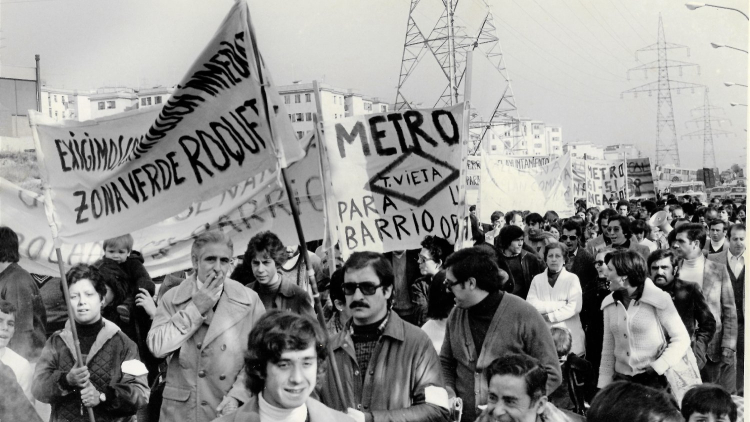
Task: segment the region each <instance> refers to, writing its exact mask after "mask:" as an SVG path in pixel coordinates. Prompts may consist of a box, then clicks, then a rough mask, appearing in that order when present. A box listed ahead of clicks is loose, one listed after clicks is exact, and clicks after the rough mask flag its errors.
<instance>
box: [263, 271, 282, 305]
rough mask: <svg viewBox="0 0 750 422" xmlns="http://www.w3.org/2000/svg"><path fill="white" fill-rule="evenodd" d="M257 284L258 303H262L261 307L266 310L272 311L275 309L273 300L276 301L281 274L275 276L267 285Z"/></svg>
mask: <svg viewBox="0 0 750 422" xmlns="http://www.w3.org/2000/svg"><path fill="white" fill-rule="evenodd" d="M257 283H258V290H257V293H258V296H259V297H260V301H261V302H263V306H264V307H265V308H266V309H273V308H275V307H276V306H275V303H274V300H275V299H276V295H277V294H278V293H279V289H280V288H281V274H277V275H276V279H275V281H271V282H270V283H268V284H261V283H260V282H257Z"/></svg>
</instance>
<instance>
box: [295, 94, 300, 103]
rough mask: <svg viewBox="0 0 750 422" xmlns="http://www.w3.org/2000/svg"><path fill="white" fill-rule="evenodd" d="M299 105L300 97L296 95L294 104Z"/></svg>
mask: <svg viewBox="0 0 750 422" xmlns="http://www.w3.org/2000/svg"><path fill="white" fill-rule="evenodd" d="M299 103H300V95H299V94H294V104H299Z"/></svg>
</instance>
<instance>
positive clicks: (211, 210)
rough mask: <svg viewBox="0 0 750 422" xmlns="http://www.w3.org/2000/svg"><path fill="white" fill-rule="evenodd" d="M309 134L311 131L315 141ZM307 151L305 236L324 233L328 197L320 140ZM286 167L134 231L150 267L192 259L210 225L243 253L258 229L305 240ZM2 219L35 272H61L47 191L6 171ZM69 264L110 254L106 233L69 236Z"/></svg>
mask: <svg viewBox="0 0 750 422" xmlns="http://www.w3.org/2000/svg"><path fill="white" fill-rule="evenodd" d="M308 141H309V139H303V143H307V142H308ZM307 150H308V153H307V155H306V156H305V158H304V159H302V160H300V161H297V162H296V163H294V164H292V165H291V166H290V167H289V168H288V169H287V176H288V178H289V181H290V184H291V185H292V189H293V190H294V193H295V197H296V198H297V199H296V201H297V203H298V204H299V209H300V220H301V222H302V227H303V229H304V234H305V239H307V240H319V239H322V238H323V225H322V224H321V221H323V218H324V217H323V215H324V214H323V207H324V202H323V197H322V191H323V188H322V185H321V180H320V175H319V168H320V164H319V160H320V158H319V156H318V147H317V142H316V141H312V142H310V143H309V147H308V148H307ZM277 176H278V174H274V173H270V172H267V173H264V174H262V175H258V176H256V177H251V178H249V179H247V180H244V181H242V182H241V183H239V184H236V185H234V186H232V187H230V188H228V189H225V190H222V191H220V192H219V194H218V195H216V196H214V197H212V198H209V199H207V200H204V201H200V202H196V203H193V204H191V205H190V206H189V207H187V208H186V209H184V210H183V211H182V212H180V213H179V214H177V215H175V216H173V217H172V218H169V219H166V220H165V221H162V222H159V223H157V224H154V225H152V226H148V227H143V228H141V229H139V230H136V231H134V232H133V233H132V235H133V238H134V240H135V245H134V246H135V249H136V250H138V251H139V252H141V253H142V254H143V257H144V260H145V263H144V265H145V267H146V269H147V270H148V272H149V274H150V275H151V276H152V277H157V276H160V275H164V274H167V273H171V272H174V271H178V270H184V269H187V268H190V267H191V266H192V264H191V261H190V248H191V247H192V244H193V239H194V238H195V237H196V236H198V235H200V234H201V233H203V232H205V231H207V230H217V229H218V230H222V231H223V232H224V233H226V234H227V235H228V236H229V237H230V238H231V239H232V242H233V243H234V253H235V255H241V254H242V253H244V251H245V248H246V247H247V243H248V242H249V241H250V238H251V237H252V236H254V235H255V234H257V233H259V232H261V231H264V230H270V231H272V232H274V233H276V234H277V235H278V236H279V238H280V239H281V241H282V242H284V243H285V244H288V245H296V244H297V243H298V239H297V232H296V230H295V226H294V220H293V219H292V216H291V208H290V207H289V200H288V197H287V194H286V190H285V189H284V187H283V184H282V183H280V182H279V180H278V177H277ZM0 203H1V204H2V207H0V225H4V226H8V227H10V228H12V229H13V230H14V231H15V232H16V233H17V234H18V236H19V240H20V247H19V252H20V256H21V261H20V265H21V266H22V267H23V268H24V269H26V270H27V271H29V272H32V273H35V274H45V275H58V276H59V269H58V266H57V257H56V255H55V250H54V245H53V241H52V233H51V231H50V230H49V225H48V222H47V218H46V216H45V210H44V198H43V197H42V196H41V195H39V194H36V193H34V192H31V191H27V190H24V189H22V188H20V187H18V186H15V185H13V184H12V183H10V182H8V181H6V180H4V179H1V178H0ZM60 249H61V253H62V257H63V261H64V263H65V266H66V268H69V267H70V266H72V265H75V264H79V263H89V264H90V263H93V262H94V261H96V260H97V259H99V258H101V257H102V253H103V249H102V241H97V242H86V243H79V244H73V245H70V244H64V245H62V246H61V248H60Z"/></svg>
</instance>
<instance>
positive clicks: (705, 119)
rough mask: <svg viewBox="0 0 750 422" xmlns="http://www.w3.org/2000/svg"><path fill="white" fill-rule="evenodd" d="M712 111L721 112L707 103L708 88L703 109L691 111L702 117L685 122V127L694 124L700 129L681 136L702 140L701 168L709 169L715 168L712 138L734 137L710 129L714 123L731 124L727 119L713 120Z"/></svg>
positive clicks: (728, 133)
mask: <svg viewBox="0 0 750 422" xmlns="http://www.w3.org/2000/svg"><path fill="white" fill-rule="evenodd" d="M712 110H722V109H721V108H720V107H714V106H712V105H711V103H710V102H709V101H708V88H706V90H705V94H704V99H703V107H698V108H694V109H692V110H691V112H692V113H693V115H697V113H701V114H702V116H701V117H699V118H697V119H693V120H689V121H687V122H685V125H686V126H687V125H688V124H689V123H695V124H696V125H698V126H700V125H701V124H702V125H703V128H702V129H698V130H696V131H695V132H690V133H688V134H685V135H682V137H683V138H701V137H702V138H703V167H704V168H710V169H714V168H716V155H715V154H714V138H713V137H714V136H728V135H734V133H732V132H727V131H726V130H715V129H712V128H711V123H712V122H716V123H718V124H719V125H721V123H722V122H729V124H730V125H731V124H732V122H731V121H730V120H729V119H721V118H713V117H712V116H711V115H712V112H711V111H712ZM722 111H723V110H722Z"/></svg>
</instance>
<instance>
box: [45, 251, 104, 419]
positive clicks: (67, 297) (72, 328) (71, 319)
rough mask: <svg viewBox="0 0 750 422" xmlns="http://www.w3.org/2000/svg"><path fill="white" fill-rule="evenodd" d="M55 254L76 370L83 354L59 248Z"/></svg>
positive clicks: (92, 410)
mask: <svg viewBox="0 0 750 422" xmlns="http://www.w3.org/2000/svg"><path fill="white" fill-rule="evenodd" d="M55 253H57V265H58V267H60V285H61V286H62V291H63V296H64V297H65V308H66V309H67V310H68V322H69V323H70V332H71V333H72V334H73V348H74V349H75V353H76V361H77V363H76V368H80V367H81V366H84V364H83V354H82V353H81V342H80V340H78V330H76V320H75V316H74V313H75V312H74V311H73V305H72V304H71V303H70V290H69V289H68V280H67V278H66V277H65V267H64V266H63V259H62V253H61V252H60V248H55ZM86 409H88V412H89V420H90V421H91V422H96V419H95V418H94V409H92V408H90V407H87V408H86Z"/></svg>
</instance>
